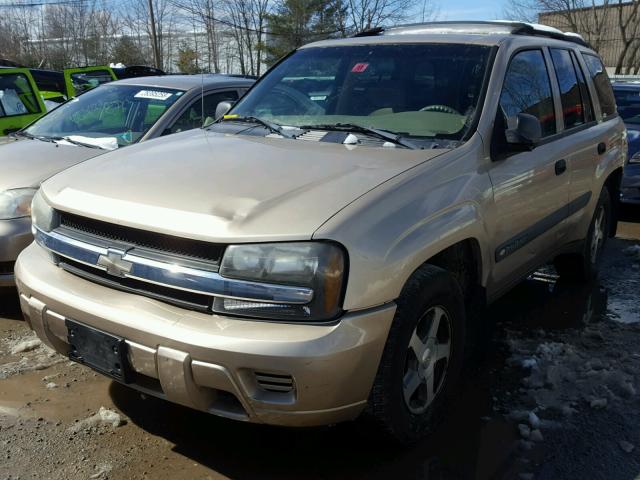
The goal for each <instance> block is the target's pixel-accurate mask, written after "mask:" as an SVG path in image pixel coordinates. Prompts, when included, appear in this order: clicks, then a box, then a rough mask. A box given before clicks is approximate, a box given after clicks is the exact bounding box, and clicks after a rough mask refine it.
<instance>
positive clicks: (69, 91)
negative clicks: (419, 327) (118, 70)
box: [63, 66, 117, 98]
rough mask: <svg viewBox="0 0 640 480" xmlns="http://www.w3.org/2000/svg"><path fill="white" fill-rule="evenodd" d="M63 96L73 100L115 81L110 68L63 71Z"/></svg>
mask: <svg viewBox="0 0 640 480" xmlns="http://www.w3.org/2000/svg"><path fill="white" fill-rule="evenodd" d="M63 73H64V84H65V95H66V96H67V98H73V97H75V96H77V95H80V94H81V93H82V92H86V91H87V90H91V89H92V88H95V87H97V86H98V85H102V84H103V83H108V82H112V81H114V80H117V77H116V75H115V73H113V70H111V68H110V67H107V66H101V67H84V68H67V69H65V70H64V72H63Z"/></svg>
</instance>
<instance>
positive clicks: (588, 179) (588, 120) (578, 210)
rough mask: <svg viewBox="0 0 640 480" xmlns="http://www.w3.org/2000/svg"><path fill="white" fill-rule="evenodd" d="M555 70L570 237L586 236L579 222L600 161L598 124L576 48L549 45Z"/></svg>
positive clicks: (590, 196)
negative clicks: (567, 175) (567, 189)
mask: <svg viewBox="0 0 640 480" xmlns="http://www.w3.org/2000/svg"><path fill="white" fill-rule="evenodd" d="M549 53H550V55H551V59H552V63H553V70H554V72H555V77H556V81H557V83H558V88H559V90H560V105H561V107H562V115H561V120H562V124H563V125H562V133H563V140H562V141H561V142H558V149H559V151H560V152H561V155H562V157H563V158H564V159H565V160H566V162H567V168H568V170H569V178H570V185H569V212H568V213H569V217H568V220H567V230H568V233H569V236H570V237H572V238H569V239H568V240H574V239H575V237H577V238H583V237H584V233H585V232H576V231H575V229H576V226H577V225H578V224H579V222H580V220H581V219H582V218H583V216H584V215H585V212H587V210H588V209H587V208H586V207H587V206H588V205H589V203H590V201H591V200H592V197H593V194H592V186H593V180H594V178H595V168H596V166H597V164H598V155H599V154H598V148H599V147H598V143H599V142H598V141H597V140H596V137H597V136H598V126H597V121H596V116H595V111H594V108H593V102H592V101H591V96H590V95H589V91H588V87H587V83H586V76H585V72H584V71H583V69H582V67H581V66H580V63H579V61H578V57H577V55H576V52H575V51H574V50H570V49H563V48H550V49H549Z"/></svg>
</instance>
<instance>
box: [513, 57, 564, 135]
mask: <svg viewBox="0 0 640 480" xmlns="http://www.w3.org/2000/svg"><path fill="white" fill-rule="evenodd" d="M500 107H501V108H502V113H504V115H505V117H506V121H507V128H515V127H516V119H517V116H518V114H519V113H528V114H529V115H533V116H534V117H536V118H537V119H538V120H540V123H541V125H542V136H543V137H546V136H549V135H553V134H554V133H556V116H555V113H554V107H553V96H552V94H551V82H550V80H549V72H548V71H547V65H546V63H545V61H544V56H543V55H542V51H540V50H527V51H524V52H520V53H518V54H516V55H515V56H514V57H513V59H512V60H511V64H510V65H509V69H508V70H507V75H506V77H505V79H504V86H503V87H502V93H501V94H500Z"/></svg>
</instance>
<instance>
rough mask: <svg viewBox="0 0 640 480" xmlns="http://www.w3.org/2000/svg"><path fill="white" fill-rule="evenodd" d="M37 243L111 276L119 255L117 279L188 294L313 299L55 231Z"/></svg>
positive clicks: (38, 235)
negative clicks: (159, 286) (105, 246)
mask: <svg viewBox="0 0 640 480" xmlns="http://www.w3.org/2000/svg"><path fill="white" fill-rule="evenodd" d="M35 239H36V242H37V243H38V245H40V246H42V247H43V248H46V249H47V250H49V251H51V252H53V253H55V254H57V255H60V256H62V257H65V258H69V259H71V260H75V261H76V262H80V263H83V264H85V265H88V266H91V267H94V268H96V269H98V270H102V271H106V272H108V273H111V270H110V265H113V264H114V262H113V260H112V255H113V253H114V251H115V252H117V253H118V258H117V261H119V262H120V265H121V266H122V268H120V269H119V270H118V274H117V275H115V276H120V277H124V278H132V279H135V280H140V281H142V282H147V283H152V284H155V285H162V286H166V287H171V288H176V289H178V290H184V291H187V292H194V293H201V294H204V295H211V296H215V297H224V298H233V299H237V300H248V301H260V302H267V303H283V304H296V305H304V304H306V303H309V302H310V301H311V300H312V299H313V290H312V289H310V288H304V287H293V286H287V285H276V284H270V283H259V282H249V281H244V280H236V279H232V278H225V277H223V276H222V275H220V274H219V273H217V272H212V271H207V270H201V269H197V268H191V267H186V266H182V265H179V264H175V263H168V262H161V261H158V260H155V259H151V258H146V257H143V256H140V255H136V254H135V253H134V252H135V248H133V249H130V250H128V251H127V252H118V251H117V250H113V249H110V248H104V247H101V246H97V245H93V244H91V243H88V242H85V241H81V240H78V239H75V238H71V237H69V236H67V235H62V234H60V233H59V232H56V231H55V230H54V231H51V232H44V231H42V230H40V229H38V228H36V229H35Z"/></svg>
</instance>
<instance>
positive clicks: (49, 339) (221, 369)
mask: <svg viewBox="0 0 640 480" xmlns="http://www.w3.org/2000/svg"><path fill="white" fill-rule="evenodd" d="M16 277H17V285H18V289H19V292H20V304H21V306H22V310H23V312H24V314H25V317H26V318H27V321H28V322H29V324H30V325H31V327H32V328H33V329H34V330H35V331H36V332H37V334H38V336H39V337H40V338H41V339H42V340H43V341H45V343H47V344H49V345H50V346H51V347H53V348H55V349H56V350H57V351H58V352H60V353H63V354H66V353H68V343H67V328H66V326H65V320H66V319H72V320H74V321H76V322H80V323H83V324H86V325H89V326H92V327H94V328H97V329H99V330H102V331H105V332H108V333H111V334H113V335H117V336H120V337H123V338H125V339H126V341H127V345H128V357H129V362H130V364H131V367H132V369H133V370H134V371H135V372H136V375H135V379H134V381H133V383H130V384H129V385H130V386H132V387H134V388H137V389H138V390H141V391H144V392H146V393H149V394H152V395H156V396H158V397H161V398H165V399H167V400H169V401H172V402H175V403H179V404H182V405H186V406H189V407H192V408H195V409H198V410H203V411H207V412H210V413H214V414H218V415H222V416H225V417H229V418H234V419H237V420H246V421H251V422H258V423H268V424H273V425H285V426H313V425H325V424H331V423H336V422H340V421H344V420H350V419H353V418H355V417H357V416H358V415H359V414H360V413H361V412H362V410H363V409H364V407H365V405H366V402H367V398H368V396H369V391H370V390H371V386H372V384H373V380H374V377H375V374H376V371H377V369H378V364H379V361H380V357H381V355H382V351H383V349H384V345H385V342H386V339H387V334H388V331H389V328H390V326H391V322H392V320H393V315H394V313H395V305H394V304H390V305H387V306H384V307H380V308H377V309H372V310H367V311H363V312H358V313H350V314H346V315H345V316H344V317H343V318H342V319H341V320H340V321H339V322H337V323H335V324H331V325H296V324H285V323H274V322H260V321H251V320H242V319H236V318H229V317H223V316H218V315H208V314H203V313H198V312H193V311H189V310H185V309H181V308H178V307H174V306H171V305H167V304H164V303H161V302H158V301H155V300H152V299H148V298H145V297H140V296H136V295H132V294H128V293H124V292H120V291H117V290H112V289H109V288H107V287H104V286H101V285H97V284H94V283H91V282H89V281H87V280H84V279H82V278H79V277H76V276H74V275H72V274H70V273H67V272H65V271H64V270H62V269H60V268H58V267H57V266H56V265H54V264H53V263H52V262H51V260H50V258H49V256H48V254H47V253H46V252H45V251H44V250H43V249H42V248H41V247H39V246H37V245H35V244H33V245H31V246H30V247H28V248H27V249H26V250H25V251H24V252H23V253H22V254H21V255H20V258H19V259H18V262H17V264H16ZM273 382H275V384H274V383H273ZM274 385H275V389H274V388H272V387H274Z"/></svg>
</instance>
